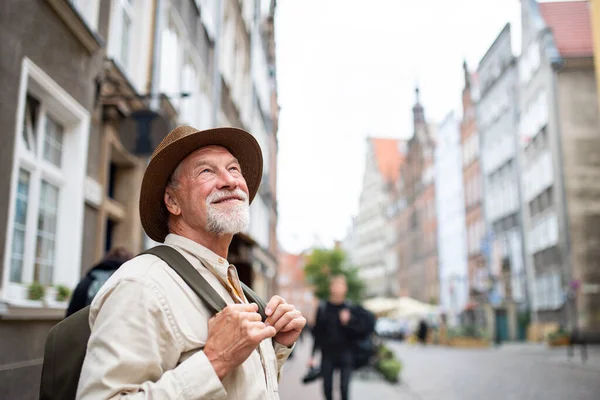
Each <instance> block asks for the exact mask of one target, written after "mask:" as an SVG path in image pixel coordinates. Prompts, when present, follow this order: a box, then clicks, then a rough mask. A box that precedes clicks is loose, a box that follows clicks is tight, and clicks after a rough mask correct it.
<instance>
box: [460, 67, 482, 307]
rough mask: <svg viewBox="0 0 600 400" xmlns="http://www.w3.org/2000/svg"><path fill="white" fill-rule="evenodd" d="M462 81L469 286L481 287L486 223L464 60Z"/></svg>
mask: <svg viewBox="0 0 600 400" xmlns="http://www.w3.org/2000/svg"><path fill="white" fill-rule="evenodd" d="M463 69H464V80H465V85H464V87H463V91H462V107H463V118H462V121H461V124H460V137H461V146H462V165H463V187H464V194H465V224H466V227H467V256H468V267H467V271H468V272H467V276H468V285H469V288H479V287H481V284H480V281H481V276H482V271H485V269H484V268H485V266H486V260H485V258H484V256H483V254H482V252H481V248H482V240H483V239H484V237H485V233H486V226H485V218H484V215H483V184H482V178H481V166H480V162H479V133H478V131H477V120H476V112H475V102H474V100H473V85H472V78H471V74H470V72H469V70H468V68H467V64H466V63H464V64H463ZM470 294H471V297H472V300H475V301H477V300H480V299H478V298H477V297H478V293H477V292H475V291H473V290H471V293H470Z"/></svg>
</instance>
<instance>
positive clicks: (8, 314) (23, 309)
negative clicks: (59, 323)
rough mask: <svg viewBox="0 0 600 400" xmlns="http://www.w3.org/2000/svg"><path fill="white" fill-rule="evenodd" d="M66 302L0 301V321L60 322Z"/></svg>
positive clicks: (63, 315)
mask: <svg viewBox="0 0 600 400" xmlns="http://www.w3.org/2000/svg"><path fill="white" fill-rule="evenodd" d="M67 305H68V304H67V302H58V301H53V302H48V303H45V302H43V301H41V300H40V301H34V300H0V320H32V319H35V320H61V319H63V318H64V317H65V310H66V309H67Z"/></svg>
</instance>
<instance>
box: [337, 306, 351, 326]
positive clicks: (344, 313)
mask: <svg viewBox="0 0 600 400" xmlns="http://www.w3.org/2000/svg"><path fill="white" fill-rule="evenodd" d="M350 317H351V315H350V310H348V309H347V308H344V309H343V310H341V311H340V323H341V324H342V326H346V325H347V324H348V321H350Z"/></svg>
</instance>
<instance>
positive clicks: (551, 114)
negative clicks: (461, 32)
mask: <svg viewBox="0 0 600 400" xmlns="http://www.w3.org/2000/svg"><path fill="white" fill-rule="evenodd" d="M589 12H590V10H589V7H588V3H587V2H584V1H575V2H557V3H540V4H538V3H537V2H535V1H534V0H528V1H523V2H522V13H521V14H522V24H523V46H522V48H523V52H522V56H521V59H520V60H519V80H520V83H519V85H520V92H519V102H520V108H521V118H520V125H519V134H520V149H519V157H521V160H522V162H521V165H523V174H522V185H523V198H522V201H523V208H524V213H523V214H524V231H525V245H526V249H527V257H526V265H527V269H528V274H529V275H528V278H529V279H528V280H529V284H530V293H532V301H531V303H532V310H533V313H532V317H533V320H534V322H535V323H546V322H553V323H556V324H560V325H562V326H564V327H565V328H567V329H575V328H578V329H580V330H582V331H600V313H599V312H598V310H599V309H600V303H599V301H600V290H598V289H599V288H600V287H598V283H599V281H600V275H599V274H600V266H599V264H598V259H599V258H598V254H597V252H598V246H596V245H595V243H596V242H597V240H599V236H600V231H599V230H598V227H597V226H598V214H599V212H600V211H599V210H598V204H600V203H599V201H598V199H599V198H600V190H599V182H600V180H599V179H598V174H599V173H600V169H598V165H597V163H596V162H595V161H594V157H593V156H592V154H597V152H598V151H599V147H598V146H599V145H600V139H599V138H598V130H599V121H598V112H597V109H598V103H597V101H598V100H597V96H596V80H595V75H594V64H593V45H592V33H591V26H590V25H591V22H590V21H591V20H590V14H589ZM575 27H577V29H575Z"/></svg>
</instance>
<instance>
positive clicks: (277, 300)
mask: <svg viewBox="0 0 600 400" xmlns="http://www.w3.org/2000/svg"><path fill="white" fill-rule="evenodd" d="M280 304H285V300H284V299H283V298H281V297H279V296H273V297H271V300H269V302H268V303H267V307H265V314H267V317H270V316H271V314H273V311H275V310H276V309H277V306H279V305H280Z"/></svg>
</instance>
